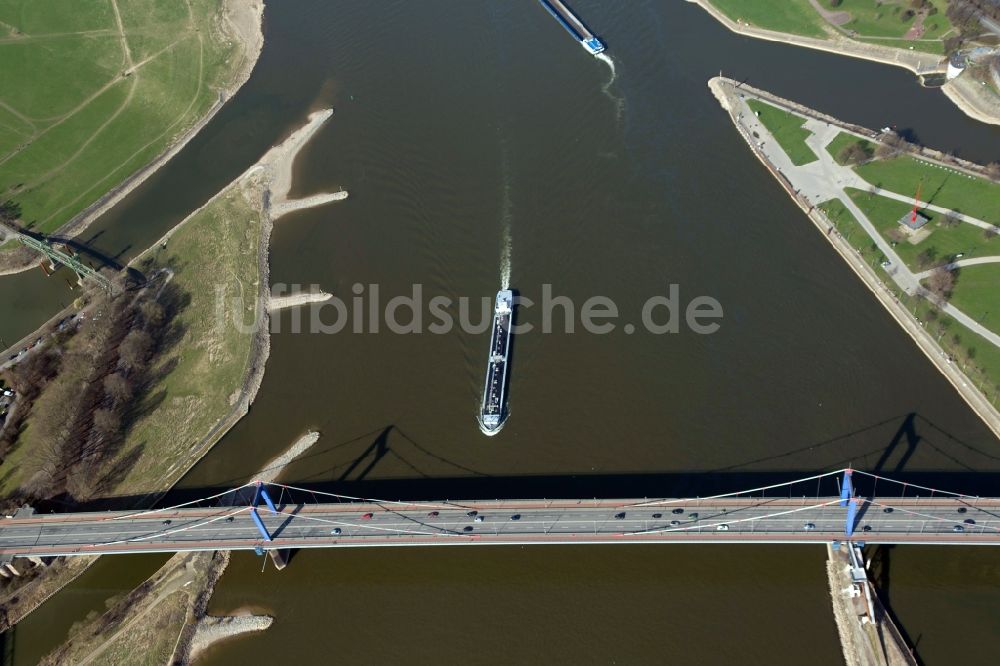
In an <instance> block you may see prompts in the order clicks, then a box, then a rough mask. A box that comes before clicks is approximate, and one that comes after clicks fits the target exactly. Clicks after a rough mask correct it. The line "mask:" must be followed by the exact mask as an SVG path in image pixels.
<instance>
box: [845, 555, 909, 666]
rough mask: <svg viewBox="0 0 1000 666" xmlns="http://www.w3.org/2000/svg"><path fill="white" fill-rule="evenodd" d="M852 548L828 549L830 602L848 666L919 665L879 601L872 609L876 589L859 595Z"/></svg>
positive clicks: (875, 601) (875, 600)
mask: <svg viewBox="0 0 1000 666" xmlns="http://www.w3.org/2000/svg"><path fill="white" fill-rule="evenodd" d="M850 547H851V545H850V544H848V543H843V544H841V546H840V548H839V549H838V550H834V549H833V547H832V546H831V545H830V544H827V546H826V553H827V561H826V575H827V580H828V581H829V584H830V601H831V603H832V605H833V616H834V620H835V621H836V623H837V633H838V634H839V636H840V643H841V647H842V648H843V650H844V661H845V662H846V663H847V666H916V664H917V662H916V659H914V657H913V655H912V653H911V652H910V649H909V647H908V646H907V645H906V643H905V642H904V641H903V639H902V636H901V635H900V633H899V631H898V630H897V629H896V627H895V625H894V624H893V623H892V620H891V618H889V616H888V615H887V614H886V613H885V612H884V611H882V609H881V606H880V605H878V601H877V599H875V598H871V599H870V601H871V603H872V605H873V606H874V607H873V608H869V607H868V603H869V596H868V595H872V597H874V594H875V593H874V590H872V589H869V591H868V595H863V594H858V593H857V592H855V590H858V588H857V587H856V586H855V581H854V580H853V579H852V578H851V565H850V562H849V560H848V557H847V556H846V555H845V553H844V550H845V549H847V548H850ZM860 585H868V584H867V583H861V584H860ZM869 587H870V586H869ZM872 616H874V618H875V619H874V621H872V620H871V618H872Z"/></svg>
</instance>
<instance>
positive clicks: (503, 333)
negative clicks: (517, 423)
mask: <svg viewBox="0 0 1000 666" xmlns="http://www.w3.org/2000/svg"><path fill="white" fill-rule="evenodd" d="M513 320H514V292H512V291H511V290H509V289H504V290H502V291H499V292H497V301H496V307H495V308H494V310H493V332H492V334H491V335H490V356H489V360H488V361H487V363H486V385H485V386H484V387H483V409H482V412H481V413H480V415H479V426H480V429H481V430H482V431H483V433H484V434H486V435H495V434H497V433H498V432H500V428H501V427H503V424H504V421H505V420H506V419H507V376H508V374H509V373H508V365H509V363H508V362H509V360H510V336H511V335H512V332H511V324H512V323H513Z"/></svg>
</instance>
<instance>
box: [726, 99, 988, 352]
mask: <svg viewBox="0 0 1000 666" xmlns="http://www.w3.org/2000/svg"><path fill="white" fill-rule="evenodd" d="M747 94H749V93H742V94H741V95H740V97H739V100H738V101H737V103H738V104H739V108H738V109H737V110H736V113H737V118H738V120H739V122H741V123H742V124H743V126H744V127H745V128H746V130H747V131H749V132H750V133H751V134H750V135H751V136H753V137H754V139H755V141H756V142H757V146H758V148H759V150H760V151H761V152H762V153H763V154H764V157H765V158H766V159H767V160H769V161H770V162H771V163H772V164H773V165H775V167H776V168H777V169H778V172H779V173H780V174H781V175H782V176H784V177H785V179H786V180H788V182H789V183H790V184H791V186H792V188H793V189H794V190H795V191H796V192H798V193H799V194H800V195H801V196H803V197H805V198H806V199H807V200H808V201H809V203H811V204H812V205H814V206H815V205H818V204H821V203H823V202H826V201H830V200H831V199H837V200H838V201H840V202H841V203H842V204H844V206H845V207H846V208H847V210H849V211H850V212H851V214H852V215H853V216H854V218H855V219H856V220H857V221H858V224H859V225H861V228H862V229H864V230H865V233H867V234H868V236H869V237H871V240H872V242H873V243H875V245H876V246H877V247H878V249H879V251H880V252H881V253H882V254H883V255H885V257H886V259H887V260H888V261H889V265H888V266H887V267H886V269H885V272H886V274H887V275H888V276H889V277H890V278H892V281H893V282H895V283H896V285H897V286H898V287H899V288H900V289H902V290H903V291H904V292H905V293H907V294H910V295H918V296H924V297H929V296H930V294H929V292H928V291H927V290H926V289H925V288H924V287H922V286H921V285H920V281H921V280H922V279H924V278H926V277H927V276H928V275H929V271H924V272H922V273H914V272H913V271H911V270H910V268H909V267H908V266H907V265H906V263H905V262H904V261H903V260H902V259H900V257H899V255H898V254H897V253H896V251H895V249H893V247H892V244H891V243H889V241H887V240H886V239H885V237H884V236H882V234H881V233H879V231H878V229H877V228H876V227H875V225H874V224H872V222H871V220H869V219H868V216H867V215H865V213H864V212H862V210H861V209H860V208H858V206H857V204H855V203H854V200H853V199H851V197H850V196H849V195H848V194H847V193H846V192H845V191H844V190H845V188H855V189H859V190H865V191H874V193H876V194H878V195H880V196H883V197H887V198H890V199H895V200H897V201H905V202H906V203H912V202H913V199H912V198H910V197H906V196H904V195H901V194H897V193H896V192H890V191H889V190H884V189H881V188H873V187H872V185H871V184H870V183H868V182H867V181H865V180H864V179H863V178H861V177H860V176H859V175H857V173H855V172H854V170H853V169H852V168H850V167H847V166H842V165H840V164H838V163H837V161H836V160H835V159H833V156H832V155H830V153H829V152H828V151H827V150H826V146H827V145H828V144H829V143H830V142H831V141H833V140H834V139H835V138H836V137H837V135H838V134H839V133H840V132H841V131H842V130H841V128H839V127H837V126H835V125H831V124H829V123H826V122H823V121H821V120H817V119H815V118H808V117H806V116H801V117H802V118H803V119H804V120H805V123H804V124H803V127H805V128H806V129H807V130H809V131H810V132H812V134H810V135H809V136H808V137H807V138H806V139H805V142H806V145H808V146H809V148H810V149H812V151H813V152H814V153H815V154H816V157H817V159H816V161H815V162H810V163H809V164H804V165H802V166H796V165H795V164H793V163H792V161H791V159H790V158H789V157H788V155H787V154H786V153H785V151H784V150H783V149H782V148H781V146H780V145H779V144H778V142H777V140H775V139H774V136H773V135H772V134H771V133H770V131H768V129H767V128H766V127H765V126H764V125H763V123H761V122H760V120H759V119H758V118H757V117H756V115H755V114H754V112H753V111H752V110H751V109H750V107H749V106H747V104H746V95H747ZM763 101H766V102H767V103H768V104H772V102H771V101H770V100H763ZM786 110H787V109H786ZM791 112H792V113H795V112H794V111H791ZM795 115H801V114H798V113H796V114H795ZM921 203H923V202H921ZM924 207H926V208H928V209H929V210H932V211H935V212H938V213H942V214H949V213H951V214H954V215H956V217H958V219H960V220H962V222H963V223H968V224H973V225H975V226H977V227H981V228H983V229H986V228H995V227H994V225H992V224H990V223H988V222H985V221H983V220H980V219H978V218H974V217H970V216H968V215H963V214H959V213H953V211H951V210H950V209H947V208H941V207H940V206H932V205H926V204H924ZM990 262H1000V257H978V258H976V259H968V260H965V261H959V262H955V264H953V266H955V265H957V266H961V265H972V264H973V263H990ZM942 310H944V312H946V313H947V314H948V315H950V316H951V317H953V318H954V319H955V320H957V321H958V322H959V323H961V324H962V325H963V326H965V327H966V328H968V329H969V330H971V331H973V332H975V333H976V334H978V335H980V336H982V337H983V338H985V339H987V340H989V341H990V342H991V343H992V344H994V345H996V346H997V347H1000V335H998V334H997V333H994V332H993V331H991V330H990V329H988V328H986V327H985V326H983V325H982V324H980V323H979V322H977V321H976V320H974V319H973V318H972V317H970V316H968V315H967V314H965V313H964V312H962V311H961V310H959V309H958V308H956V307H955V306H953V305H951V304H950V303H949V304H945V305H944V306H942Z"/></svg>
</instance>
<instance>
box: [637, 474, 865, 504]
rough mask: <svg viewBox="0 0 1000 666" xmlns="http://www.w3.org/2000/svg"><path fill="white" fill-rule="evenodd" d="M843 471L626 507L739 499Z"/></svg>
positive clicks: (649, 501) (651, 501)
mask: <svg viewBox="0 0 1000 666" xmlns="http://www.w3.org/2000/svg"><path fill="white" fill-rule="evenodd" d="M845 471H847V470H846V468H844V469H838V470H834V471H832V472H823V473H822V474H814V475H813V476H807V477H804V478H801V479H795V480H794V481H783V482H782V483H774V484H771V485H769V486H761V487H759V488H751V489H750V490H738V491H736V492H731V493H722V494H721V495H711V496H709V497H686V498H680V499H658V500H648V501H646V502H638V503H636V504H629V505H628V506H631V507H638V506H663V505H669V504H680V503H682V502H702V501H705V500H714V499H725V498H727V497H739V496H740V495H751V494H755V493H763V492H767V491H768V490H774V489H775V488H783V487H785V486H792V485H795V484H798V483H806V482H807V481H817V480H820V479H824V478H826V477H828V476H838V475H840V474H843V473H844V472H845Z"/></svg>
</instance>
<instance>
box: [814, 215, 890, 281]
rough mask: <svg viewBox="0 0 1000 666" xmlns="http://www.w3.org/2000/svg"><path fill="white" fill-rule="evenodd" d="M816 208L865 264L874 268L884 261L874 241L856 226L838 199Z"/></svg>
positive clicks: (854, 220) (858, 225)
mask: <svg viewBox="0 0 1000 666" xmlns="http://www.w3.org/2000/svg"><path fill="white" fill-rule="evenodd" d="M818 208H819V209H820V210H822V211H823V212H824V213H825V214H826V216H827V218H828V219H829V220H830V222H831V223H832V224H833V226H834V227H835V228H836V229H837V231H839V232H840V235H841V236H842V237H843V238H844V240H846V241H847V242H848V243H849V244H850V245H851V247H853V248H854V249H855V250H857V251H858V253H860V254H861V256H862V258H864V260H865V263H867V264H868V265H870V266H872V267H873V268H874V267H876V266H879V265H880V264H881V263H882V262H883V261H885V255H884V254H882V251H881V250H880V249H878V246H877V245H876V244H875V241H873V240H872V239H871V237H870V236H869V235H868V233H867V232H865V230H864V229H863V228H862V227H861V225H860V224H858V221H857V220H856V219H855V218H854V215H852V214H851V211H849V210H847V207H846V206H845V205H844V204H843V203H842V202H841V201H840V200H839V199H830V200H829V201H824V202H823V203H821V204H819V206H818Z"/></svg>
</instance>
